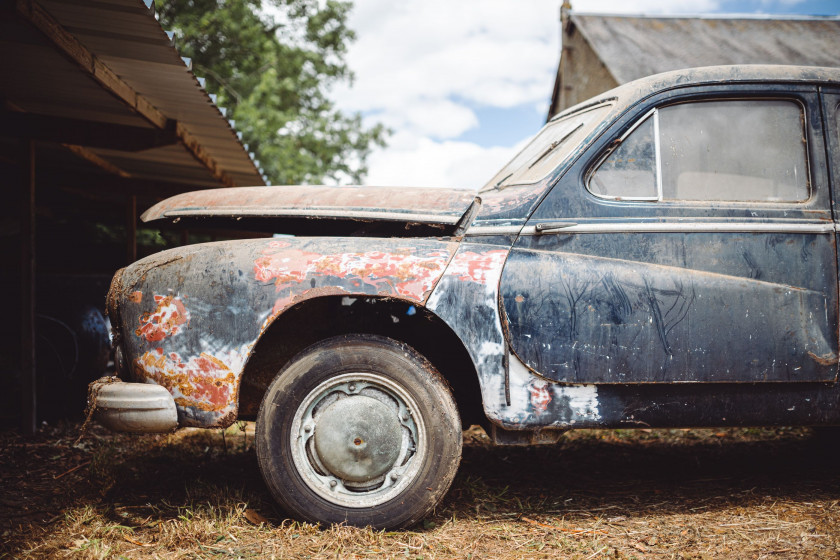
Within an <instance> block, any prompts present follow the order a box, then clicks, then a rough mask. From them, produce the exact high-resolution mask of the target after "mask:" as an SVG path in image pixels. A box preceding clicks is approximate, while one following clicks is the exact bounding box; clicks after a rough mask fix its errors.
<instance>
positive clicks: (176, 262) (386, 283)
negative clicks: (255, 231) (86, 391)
mask: <svg viewBox="0 0 840 560" xmlns="http://www.w3.org/2000/svg"><path fill="white" fill-rule="evenodd" d="M457 248H458V243H457V242H454V241H447V240H435V239H423V240H418V239H372V238H340V239H336V238H282V239H250V240H237V241H223V242H217V243H207V244H202V245H192V246H188V247H181V248H178V249H172V250H169V251H164V252H162V253H158V254H156V255H153V256H151V257H148V258H146V259H143V260H141V261H138V262H136V263H134V264H133V265H131V266H129V267H127V268H125V269H123V270H122V271H120V273H118V275H117V276H116V277H115V279H114V282H113V283H112V286H111V292H110V294H109V296H108V301H109V315H110V317H111V320H112V323H114V324H115V329H116V331H117V332H116V335H117V341H118V343H119V344H120V347H121V350H122V353H123V356H124V360H125V363H126V364H128V365H129V366H130V368H131V371H132V375H133V376H134V378H135V379H136V380H138V381H146V382H152V383H157V384H159V385H162V386H163V387H166V388H167V389H168V390H169V391H170V393H172V396H173V397H174V399H175V403H176V406H177V409H178V417H179V424H180V425H181V426H199V427H215V426H227V425H230V424H231V423H232V422H233V421H234V420H235V419H236V414H237V409H238V393H239V382H240V378H241V375H242V372H243V370H244V367H245V364H246V362H247V361H248V359H249V357H250V356H251V352H252V350H253V348H254V345H255V344H256V342H257V341H258V340H259V338H260V336H261V335H262V333H263V332H264V331H265V329H266V328H267V327H268V326H269V325H270V324H271V323H272V322H273V321H274V319H275V318H277V317H278V316H279V315H280V314H282V313H283V312H284V311H285V310H287V309H288V308H289V307H291V306H293V305H295V304H296V303H299V302H301V301H304V300H306V299H309V298H313V297H319V296H323V295H348V296H365V295H378V296H387V297H392V298H397V299H403V300H406V301H408V302H411V303H413V304H419V305H423V304H425V302H426V299H427V298H428V297H429V294H430V293H431V291H432V289H433V288H434V286H435V284H436V283H437V281H438V280H439V279H440V277H441V275H442V274H443V272H444V270H445V269H446V267H447V265H448V263H449V261H450V260H451V258H452V256H453V255H454V254H455V251H456V250H457Z"/></svg>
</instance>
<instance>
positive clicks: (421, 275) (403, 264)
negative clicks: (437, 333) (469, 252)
mask: <svg viewBox="0 0 840 560" xmlns="http://www.w3.org/2000/svg"><path fill="white" fill-rule="evenodd" d="M449 257H450V254H449V253H448V252H446V251H432V252H430V253H428V254H416V253H414V252H412V250H411V249H410V248H400V249H397V250H395V251H392V252H386V251H366V252H361V253H358V252H357V253H335V254H321V253H315V252H311V251H303V250H300V249H296V248H293V247H291V245H290V244H289V243H288V242H285V241H272V242H270V243H269V244H268V247H266V248H265V250H263V251H262V256H260V257H259V258H257V259H256V261H255V262H254V277H255V278H256V279H257V280H258V281H260V282H274V285H275V288H276V291H277V292H283V291H284V290H288V289H289V288H292V287H294V286H296V285H298V284H301V283H303V282H305V281H306V280H310V281H312V280H314V279H315V278H321V279H323V278H329V277H332V278H340V279H342V280H346V281H347V282H345V283H344V284H343V285H341V286H336V288H337V290H335V291H336V293H337V292H339V291H340V292H346V293H352V292H359V293H364V290H362V287H363V285H366V286H370V287H373V288H375V289H376V291H377V293H378V294H379V295H394V296H399V297H403V298H406V299H410V300H412V301H415V302H422V301H424V300H425V298H426V296H427V295H428V292H429V291H430V290H431V289H432V287H434V285H435V282H436V281H437V279H438V278H439V277H440V274H441V273H442V272H443V270H444V268H445V267H446V264H447V262H448V261H449ZM313 287H314V286H313ZM294 299H295V296H294V295H292V294H291V293H289V294H288V295H284V296H283V297H280V298H278V299H277V300H276V302H275V304H274V308H273V309H272V313H273V314H276V313H279V312H281V311H282V310H283V309H285V308H286V307H288V306H289V305H290V304H291V303H292V302H293V301H294Z"/></svg>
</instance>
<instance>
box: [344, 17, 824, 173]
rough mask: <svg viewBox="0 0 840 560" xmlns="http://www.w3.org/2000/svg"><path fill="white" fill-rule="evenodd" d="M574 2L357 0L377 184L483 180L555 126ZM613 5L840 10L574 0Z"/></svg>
mask: <svg viewBox="0 0 840 560" xmlns="http://www.w3.org/2000/svg"><path fill="white" fill-rule="evenodd" d="M561 3H562V0H398V1H394V0H354V2H353V4H354V6H353V11H352V12H351V15H350V21H349V24H350V26H351V28H352V29H354V30H355V31H356V34H357V40H356V41H355V42H354V43H353V44H351V45H350V47H349V50H348V53H347V57H346V60H347V63H348V65H349V66H350V68H351V70H352V71H353V72H354V74H355V79H354V81H353V83H352V85H346V84H345V85H341V86H338V87H337V88H336V89H335V90H334V92H333V98H334V99H335V101H336V102H337V105H338V106H339V107H340V108H341V109H343V110H346V111H352V112H356V111H358V112H361V114H362V115H363V116H364V119H365V121H366V122H367V123H368V124H371V125H372V124H374V123H383V124H384V125H386V126H387V127H389V128H390V130H391V132H392V133H391V135H390V136H389V138H388V145H387V147H385V148H382V149H376V150H374V152H373V153H372V154H371V156H370V158H369V161H368V163H369V171H368V175H367V179H366V181H365V183H366V184H370V185H390V186H430V187H431V186H436V187H459V188H478V187H480V186H481V185H483V184H484V183H485V182H486V181H487V180H489V179H490V178H491V177H492V176H493V175H494V174H495V173H496V171H498V170H499V169H500V168H501V167H502V166H503V165H504V164H505V163H506V162H507V161H508V160H509V159H511V158H512V157H513V156H514V155H515V154H516V152H517V151H518V150H519V149H521V147H522V146H523V144H524V143H526V142H527V140H528V139H529V138H530V137H531V136H533V135H534V134H536V133H537V131H538V130H539V129H540V127H542V125H543V124H544V123H545V119H546V114H547V112H548V105H549V101H550V100H551V92H552V88H553V86H554V79H555V74H556V71H557V64H558V62H559V57H560V4H561ZM572 10H573V11H577V12H586V13H612V14H647V15H658V14H715V13H717V14H735V13H737V14H804V15H838V14H840V0H671V1H667V0H635V1H633V0H572Z"/></svg>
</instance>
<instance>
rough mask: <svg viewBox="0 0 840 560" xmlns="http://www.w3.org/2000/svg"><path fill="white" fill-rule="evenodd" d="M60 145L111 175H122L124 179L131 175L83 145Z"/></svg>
mask: <svg viewBox="0 0 840 560" xmlns="http://www.w3.org/2000/svg"><path fill="white" fill-rule="evenodd" d="M62 146H64V147H65V148H67V149H68V150H70V151H71V152H73V153H74V154H76V155H77V156H79V157H80V158H82V159H86V160H87V161H89V162H90V163H92V164H93V165H95V166H96V167H98V168H99V169H102V170H103V171H106V172H108V173H110V174H112V175H117V176H119V177H123V178H125V179H127V178H129V177H131V173H129V172H128V171H123V170H122V169H120V168H119V167H117V166H116V165H114V164H113V163H111V162H110V161H106V160H104V159H102V158H101V157H99V156H98V155H96V154H95V153H93V152H92V151H90V150H88V149H87V148H85V147H82V146H73V145H71V144H62Z"/></svg>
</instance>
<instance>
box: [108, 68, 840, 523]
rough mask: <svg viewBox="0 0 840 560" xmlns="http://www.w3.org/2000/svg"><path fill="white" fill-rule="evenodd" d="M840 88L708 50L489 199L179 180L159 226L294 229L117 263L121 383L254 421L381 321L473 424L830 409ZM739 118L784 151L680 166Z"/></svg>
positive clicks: (528, 436)
mask: <svg viewBox="0 0 840 560" xmlns="http://www.w3.org/2000/svg"><path fill="white" fill-rule="evenodd" d="M733 104H734V105H733ZM838 106H840V70H838V69H827V68H802V67H784V66H780V67H773V66H733V67H712V68H702V69H692V70H686V71H679V72H671V73H666V74H662V75H658V76H653V77H650V78H646V79H643V80H639V81H637V82H632V83H630V84H627V85H624V86H621V87H619V88H617V89H615V90H613V91H610V92H607V93H605V94H603V95H602V96H600V97H598V98H596V99H594V100H592V101H590V102H587V103H584V104H582V105H579V106H577V107H574V108H572V109H569V110H568V111H566V112H564V113H563V114H561V115H559V116H558V117H557V118H555V119H554V121H553V123H554V124H553V123H549V124H548V125H547V126H546V129H544V132H543V133H541V134H542V135H543V136H545V137H546V138H547V139H544V140H542V141H541V140H540V136H538V137H537V140H535V143H534V144H532V145H531V146H529V147H526V148H525V150H524V151H523V152H522V153H521V154H520V155H519V156H517V158H515V159H514V161H513V162H511V164H510V165H508V166H507V167H506V168H505V169H503V170H502V171H501V172H499V174H497V176H496V177H495V178H494V179H492V180H491V181H490V182H489V183H488V186H487V187H486V188H485V189H483V190H482V191H480V192H478V193H472V192H467V191H458V190H448V189H372V188H361V187H276V188H252V189H226V190H214V191H199V192H196V193H188V194H185V195H179V196H176V197H173V198H171V199H168V200H166V201H163V202H161V203H160V204H158V205H156V206H155V207H153V208H151V209H149V210H148V211H147V212H146V214H144V216H143V219H144V220H147V221H152V220H184V221H187V220H197V219H204V220H224V219H230V218H233V219H236V220H240V219H241V220H243V221H248V220H251V221H255V222H259V223H261V224H263V226H264V225H265V224H271V228H272V231H277V232H278V233H291V234H296V235H297V236H294V237H275V238H273V239H252V240H239V241H224V242H216V243H208V244H201V245H193V246H187V247H182V248H178V249H173V250H170V251H165V252H163V253H159V254H156V255H153V256H151V257H148V258H146V259H143V260H141V261H139V262H137V263H135V264H133V265H131V266H129V267H127V268H125V269H123V270H121V271H119V272H118V273H117V275H116V276H115V278H114V281H113V284H112V287H111V292H110V294H109V297H108V312H109V315H110V317H111V321H112V324H113V325H114V333H115V342H116V344H117V345H118V347H119V354H120V363H121V368H120V369H121V376H122V377H123V378H124V379H125V380H127V381H128V380H130V381H140V382H145V383H154V384H157V385H160V386H162V387H165V388H166V389H167V391H168V392H169V394H171V395H172V398H173V401H174V403H175V406H176V409H177V415H178V425H179V426H199V427H222V426H227V425H229V424H231V423H232V422H233V421H234V420H236V419H237V418H238V417H239V418H253V417H255V416H256V415H257V412H258V409H259V406H260V401H261V400H262V399H263V396H264V394H265V393H266V389H267V388H268V387H269V386H270V384H271V383H272V379H275V376H277V372H278V370H281V376H282V368H283V366H284V364H286V363H288V362H290V361H293V357H294V356H295V355H296V354H298V353H299V352H301V351H303V350H304V349H306V348H308V347H310V346H311V345H313V344H316V343H318V341H320V340H323V339H327V338H329V337H334V336H337V335H349V334H353V333H369V334H373V335H377V336H384V337H389V339H393V340H396V341H399V342H401V343H406V344H408V345H409V346H410V347H411V348H414V349H416V350H417V351H419V353H420V354H421V355H422V356H424V357H425V358H428V360H429V361H430V362H431V364H432V365H433V366H434V368H436V370H437V371H439V372H440V374H441V375H442V377H443V378H445V380H446V382H447V383H448V385H449V386H450V387H451V390H452V393H453V395H454V399H455V402H456V403H457V406H458V409H459V412H460V416H461V419H462V420H463V421H464V422H465V423H467V424H469V423H482V424H484V425H485V426H486V427H487V429H488V432H489V433H490V434H491V436H492V437H493V438H494V439H495V440H496V441H497V442H499V443H539V442H551V441H556V439H557V436H558V435H559V434H560V433H562V431H563V430H566V429H569V428H591V427H651V426H727V425H770V424H782V425H788V424H810V425H820V424H823V425H825V424H836V423H838V422H840V407H838V402H840V401H839V400H838V399H840V388H838V385H837V374H838V361H840V360H839V359H838V356H839V355H840V354H839V352H840V350H838V344H839V343H840V337H839V336H838V268H837V267H838V254H837V242H836V235H837V233H836V225H835V223H836V214H835V210H834V208H835V204H836V200H837V197H838V191H837V188H838V187H837V185H838V181H840V146H838V131H840V125H838V122H839V121H838ZM698 111H699V112H698ZM704 111H705V112H704ZM697 114H699V115H706V114H717V115H727V118H728V119H730V121H732V122H723V123H717V124H715V123H711V124H710V123H705V124H702V125H700V124H697V123H696V122H695V121H696V119H697V117H696V116H695V115H697ZM768 115H769V116H771V117H772V119H770V118H769V117H768ZM739 118H743V119H746V120H744V121H743V122H741V121H737V119H739ZM692 119H694V120H692ZM733 119H734V120H733ZM750 119H752V120H750ZM735 121H737V123H735ZM733 123H735V124H733ZM738 123H740V126H738ZM745 123H747V124H749V123H756V124H754V125H750V126H754V134H755V136H756V137H757V138H756V139H755V140H756V141H755V142H748V141H745V140H744V139H743V138H741V137H738V139H736V140H733V142H736V141H737V142H738V143H740V144H744V145H747V144H756V145H758V144H760V142H761V141H767V142H768V146H766V147H765V146H764V145H758V147H757V148H755V149H752V148H749V147H744V150H745V153H744V155H741V154H735V155H733V154H731V153H729V154H724V156H726V157H724V158H723V159H727V160H731V161H730V163H724V164H719V163H717V162H712V163H710V162H709V161H708V159H709V158H708V157H706V156H703V154H702V153H701V154H700V155H698V156H697V157H696V158H695V159H696V163H685V164H684V165H686V166H687V165H695V167H693V168H690V169H689V168H687V167H686V169H688V170H684V171H681V174H680V175H676V172H675V171H673V169H675V168H678V167H679V165H683V163H681V162H685V161H689V160H691V161H692V162H693V161H694V160H692V159H691V158H693V157H694V156H693V155H691V152H692V150H693V149H694V148H693V146H694V145H695V144H696V143H697V142H700V141H699V140H697V141H695V139H694V138H693V135H695V134H696V135H698V136H702V135H704V134H711V135H714V134H716V133H717V132H716V131H718V132H719V131H721V130H727V131H729V130H730V129H729V128H726V127H727V126H731V127H733V129H738V130H744V129H747V132H744V133H743V134H749V128H750V127H749V126H747V124H745ZM768 123H769V124H768ZM552 126H554V127H555V128H556V129H557V130H554V131H552ZM774 127H775V128H774ZM637 131H638V132H637ZM729 134H730V133H729V132H728V133H727V137H728V136H729ZM731 134H732V135H735V136H737V135H736V134H735V133H734V132H733V133H731ZM552 135H553V136H552ZM767 138H771V140H767ZM704 141H705V140H704ZM541 142H542V143H541ZM692 142H695V144H692ZM717 143H718V140H717V139H715V141H714V144H715V145H717ZM709 145H712V144H709ZM532 146H533V147H532ZM704 146H705V144H704ZM738 148H739V147H738V146H736V145H735V144H733V145H732V146H729V147H728V148H726V150H728V151H729V152H733V151H734V150H736V149H738ZM709 149H711V150H714V149H715V148H709ZM721 149H723V148H721ZM751 149H752V151H750V150H751ZM704 150H706V151H708V149H707V148H704ZM628 154H629V155H628ZM686 154H688V155H686ZM762 154H764V155H762ZM713 155H716V156H717V159H721V158H720V154H713ZM764 157H766V158H767V159H768V162H758V163H755V162H752V160H754V159H756V158H759V159H760V158H764ZM704 158H705V159H704ZM733 162H734V163H733ZM773 162H775V163H773ZM742 164H743V165H742ZM719 165H723V166H727V165H728V166H729V167H726V169H724V170H723V171H721V169H722V168H719V167H718V166H719ZM646 166H647V167H646ZM773 166H776V167H773ZM742 167H743V168H742ZM777 168H778V169H777ZM651 170H652V171H651ZM733 170H734V171H733ZM669 174H670V175H669ZM672 176H673V177H677V179H674V181H673V185H672V184H671V179H672ZM648 183H649V185H648ZM605 184H606V185H607V186H606V187H605V186H604V185H605ZM698 184H700V185H702V186H701V187H696V185H698ZM628 185H629V187H628ZM648 186H649V187H650V190H646V189H648ZM764 188H767V189H770V190H768V191H767V192H768V193H770V194H767V195H763V194H761V193H762V192H764V191H762V190H761V189H764ZM609 189H617V190H615V191H610V190H609ZM622 189H629V190H627V191H623V190H622ZM669 189H671V190H670V191H669ZM692 189H693V190H692ZM739 189H745V190H743V191H742V190H739ZM771 191H772V192H771ZM742 192H743V193H748V194H747V195H744V194H742ZM669 193H670V194H669ZM674 193H676V194H674ZM704 193H706V194H708V193H715V194H713V195H712V194H709V195H708V196H706V194H704ZM756 193H757V194H756ZM791 193H792V194H791ZM803 193H804V194H803ZM704 196H706V198H708V200H705V199H704ZM301 233H303V234H305V235H304V236H300V234H301ZM278 377H280V376H278ZM351 386H352V385H351ZM126 390H127V391H129V392H130V388H127V389H126ZM342 390H344V389H342ZM347 394H348V395H349V394H350V393H347ZM351 400H352V399H351ZM409 400H410V399H409ZM409 400H407V401H406V402H409ZM278 402H279V401H278ZM301 406H302V405H301ZM406 406H408V405H406ZM263 408H265V405H264V406H263ZM408 408H409V409H410V408H411V407H410V406H408ZM149 414H150V415H153V414H154V412H153V411H150V412H149ZM412 414H413V413H412ZM112 425H113V426H115V427H119V426H118V424H116V423H112ZM412 429H413V428H412ZM412 433H413V432H412ZM266 449H268V448H266ZM261 457H262V455H261ZM261 460H262V459H261ZM319 469H320V470H319ZM315 470H316V471H318V472H321V471H322V470H324V469H322V468H320V467H319V468H316V469H315ZM327 470H330V469H327ZM264 472H266V471H265V469H264ZM321 474H323V473H321ZM267 476H268V475H267ZM269 486H270V487H272V491H274V487H273V486H272V483H271V482H269ZM445 486H448V482H447V483H446V485H444V487H443V490H442V491H444V492H445V489H446V488H445ZM339 487H341V484H339ZM278 492H279V493H282V492H283V490H282V489H280V490H277V492H275V495H276V494H277V493H278ZM364 492H367V490H366V491H364ZM364 492H362V494H364ZM324 495H328V493H327V494H324ZM388 496H389V498H388V499H389V500H392V496H391V495H390V494H389V495H388ZM322 497H323V496H322ZM278 499H280V500H281V502H283V503H284V505H285V506H286V507H287V508H290V509H292V510H293V511H295V512H296V513H297V514H299V515H302V516H304V517H307V518H311V519H315V520H322V521H332V520H336V519H340V518H341V515H344V516H345V517H344V519H347V520H348V521H350V522H351V523H358V524H363V523H372V524H374V525H378V526H393V525H400V524H404V523H406V522H408V521H414V520H416V518H417V515H422V512H421V513H419V514H417V513H416V512H415V514H412V515H409V516H408V517H406V518H404V519H403V518H401V520H399V521H396V522H394V521H383V520H378V518H371V517H364V518H354V517H352V515H353V511H354V510H353V507H354V505H353V504H352V503H351V504H350V505H349V506H348V505H347V504H346V503H343V502H342V504H343V505H342V506H341V508H343V509H341V508H339V509H341V511H342V512H344V513H343V514H336V515H338V517H330V515H329V514H311V515H309V514H307V513H306V511H303V512H302V513H301V510H299V509H298V510H295V507H296V506H294V505H290V504H289V503H287V502H285V501H284V498H283V497H280V498H278ZM435 499H439V498H435ZM385 503H386V502H381V503H380V502H377V504H375V505H376V507H378V505H380V504H385ZM387 503H390V502H387ZM435 503H436V502H435ZM369 506H370V504H368V503H365V505H364V507H369ZM359 507H362V506H361V505H360V506H359ZM424 507H425V506H424ZM374 509H375V508H374ZM420 509H423V508H420ZM427 510H428V507H426V509H425V510H423V511H427ZM348 512H350V513H348Z"/></svg>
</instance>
